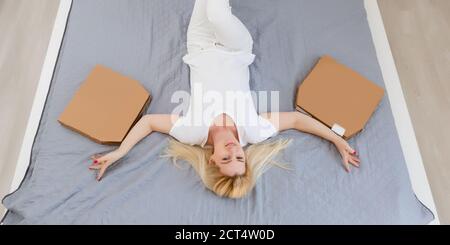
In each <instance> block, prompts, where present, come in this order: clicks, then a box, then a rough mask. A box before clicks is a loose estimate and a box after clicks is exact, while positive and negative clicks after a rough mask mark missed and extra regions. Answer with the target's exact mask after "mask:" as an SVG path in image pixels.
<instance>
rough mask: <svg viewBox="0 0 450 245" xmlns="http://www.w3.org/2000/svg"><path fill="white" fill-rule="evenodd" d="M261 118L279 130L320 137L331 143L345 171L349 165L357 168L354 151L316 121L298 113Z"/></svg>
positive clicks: (267, 115)
mask: <svg viewBox="0 0 450 245" xmlns="http://www.w3.org/2000/svg"><path fill="white" fill-rule="evenodd" d="M261 116H262V117H264V118H266V119H268V120H269V121H270V122H272V124H273V125H274V126H275V127H276V128H277V129H278V130H279V131H284V130H288V129H296V130H299V131H302V132H305V133H310V134H314V135H317V136H320V137H322V138H324V139H326V140H328V141H330V142H332V143H333V144H334V145H335V146H336V148H337V149H338V151H339V153H340V154H341V156H342V163H343V165H344V167H345V169H346V170H347V172H349V171H350V165H349V164H353V165H354V166H356V167H359V162H360V161H359V159H358V157H357V156H356V151H355V150H354V149H353V148H352V147H350V145H349V144H348V143H347V141H345V140H344V139H343V138H341V137H340V136H338V135H337V134H335V133H334V132H333V131H332V130H331V129H329V128H328V127H327V126H325V125H323V124H322V123H321V122H319V121H317V120H316V119H314V118H312V117H310V116H307V115H305V114H303V113H300V112H274V113H264V114H261Z"/></svg>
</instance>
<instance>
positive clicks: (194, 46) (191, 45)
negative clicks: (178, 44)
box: [187, 0, 216, 53]
mask: <svg viewBox="0 0 450 245" xmlns="http://www.w3.org/2000/svg"><path fill="white" fill-rule="evenodd" d="M207 1H208V0H196V1H195V5H194V9H193V11H192V16H191V20H190V23H189V27H188V30H187V49H188V53H194V52H198V51H200V50H201V49H202V48H206V47H208V46H211V45H212V44H213V43H214V42H215V41H216V36H215V32H214V28H213V26H212V25H211V23H210V22H209V20H208V17H207V15H206V6H207ZM214 1H216V0H214Z"/></svg>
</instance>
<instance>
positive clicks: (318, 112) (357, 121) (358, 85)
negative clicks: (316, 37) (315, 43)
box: [296, 56, 384, 139]
mask: <svg viewBox="0 0 450 245" xmlns="http://www.w3.org/2000/svg"><path fill="white" fill-rule="evenodd" d="M383 96H384V89H383V88H381V87H380V86H378V85H376V84H375V83H373V82H371V81H369V80H368V79H366V78H365V77H363V76H361V75H360V74H358V73H357V72H355V71H354V70H352V69H350V68H349V67H347V66H345V65H343V64H340V63H339V62H337V61H336V60H335V59H333V58H332V57H330V56H324V57H322V58H321V59H320V60H319V62H318V63H317V65H316V66H315V67H314V68H313V70H312V71H311V73H310V74H309V75H308V76H307V77H306V79H305V80H304V81H303V83H302V84H301V85H300V86H299V89H298V93H297V101H296V104H297V110H299V111H303V112H306V113H307V114H309V115H311V116H312V117H314V118H316V119H317V120H319V121H321V122H322V123H324V124H325V125H327V126H328V127H329V128H331V129H332V130H333V131H334V132H335V133H336V134H338V135H340V136H342V137H343V138H346V139H348V138H351V137H352V136H354V135H355V134H357V133H358V132H360V131H361V130H362V129H363V128H364V126H365V125H366V123H367V121H368V120H369V118H370V117H371V115H372V113H373V112H374V111H375V109H376V107H377V106H378V104H379V103H380V101H381V99H382V98H383Z"/></svg>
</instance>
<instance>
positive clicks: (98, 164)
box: [89, 150, 124, 181]
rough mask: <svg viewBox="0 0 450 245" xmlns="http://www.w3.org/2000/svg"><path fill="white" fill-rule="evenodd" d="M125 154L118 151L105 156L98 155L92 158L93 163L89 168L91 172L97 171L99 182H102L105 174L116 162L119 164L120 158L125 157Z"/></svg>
mask: <svg viewBox="0 0 450 245" xmlns="http://www.w3.org/2000/svg"><path fill="white" fill-rule="evenodd" d="M123 155H124V154H122V153H121V152H119V151H118V150H115V151H112V152H110V153H108V154H106V155H104V156H101V155H100V154H96V155H94V156H92V157H91V159H92V161H93V163H92V165H91V166H89V169H90V170H97V171H98V174H97V178H96V179H97V181H100V180H101V179H102V177H103V175H104V174H105V172H106V170H107V169H108V168H109V167H110V166H111V165H112V164H113V163H115V162H117V161H118V160H119V159H120V158H122V157H123Z"/></svg>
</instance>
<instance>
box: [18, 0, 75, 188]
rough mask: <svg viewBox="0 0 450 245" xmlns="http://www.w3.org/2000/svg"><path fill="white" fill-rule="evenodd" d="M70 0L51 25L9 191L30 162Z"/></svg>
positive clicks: (63, 3) (19, 179)
mask: <svg viewBox="0 0 450 245" xmlns="http://www.w3.org/2000/svg"><path fill="white" fill-rule="evenodd" d="M71 5H72V0H60V3H59V9H58V13H57V15H56V18H55V23H54V25H53V31H52V35H51V38H50V43H49V45H48V50H47V54H46V57H45V61H44V65H43V66H42V70H41V77H40V79H39V84H38V87H37V90H36V93H35V95H34V101H33V106H32V108H31V113H30V116H29V117H28V124H27V128H26V131H25V135H24V138H23V141H22V147H21V149H20V154H19V159H18V161H17V165H16V170H15V174H14V178H13V181H12V184H11V189H10V192H11V193H12V192H14V191H15V190H17V188H18V187H19V185H20V183H21V182H22V180H23V178H24V177H25V173H26V171H27V168H28V165H29V164H30V155H31V148H32V147H33V141H34V137H35V135H36V132H37V130H38V127H39V122H40V118H41V116H42V112H43V110H44V105H45V100H46V98H47V94H48V91H49V88H50V83H51V80H52V76H53V71H54V69H55V65H56V61H57V59H58V54H59V49H60V47H61V45H62V40H63V37H64V31H65V28H66V23H67V21H68V16H69V11H70V7H71Z"/></svg>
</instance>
